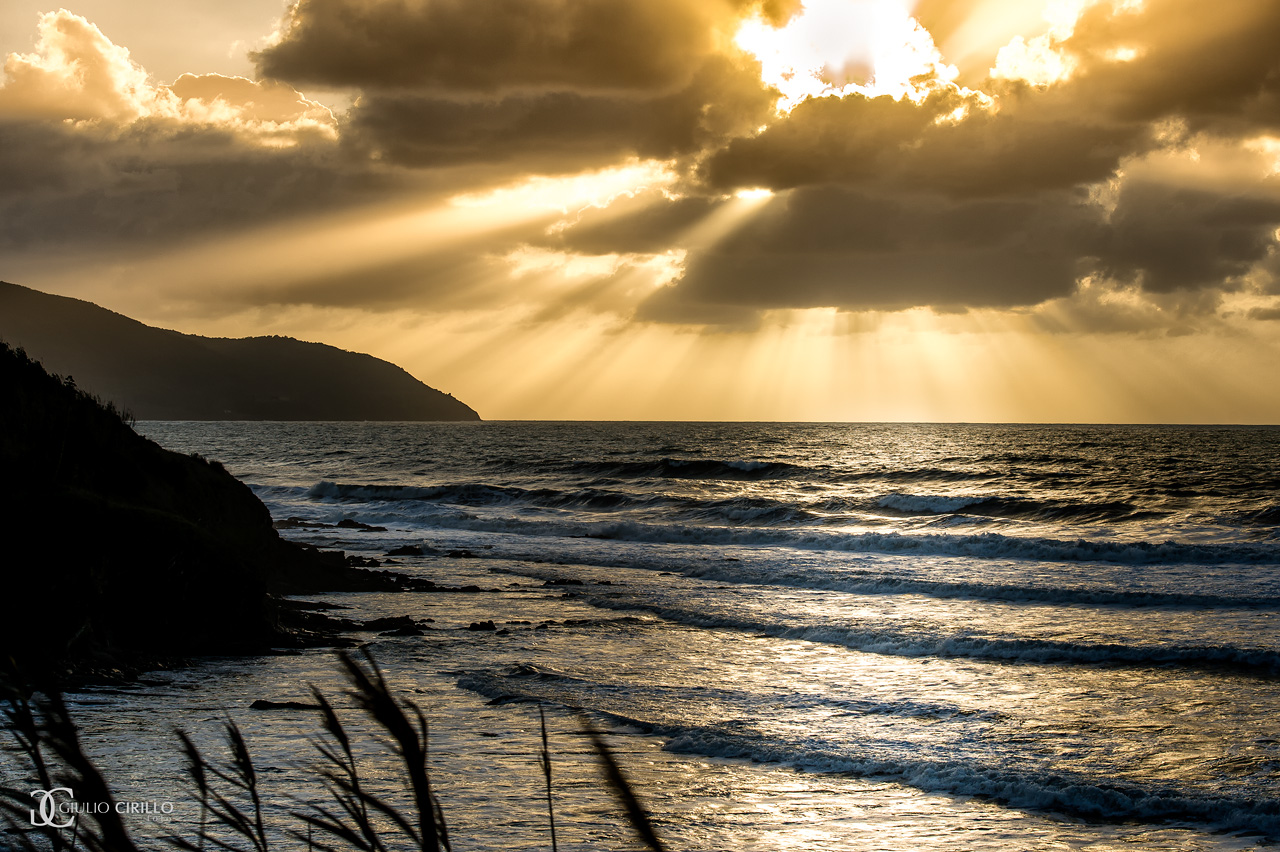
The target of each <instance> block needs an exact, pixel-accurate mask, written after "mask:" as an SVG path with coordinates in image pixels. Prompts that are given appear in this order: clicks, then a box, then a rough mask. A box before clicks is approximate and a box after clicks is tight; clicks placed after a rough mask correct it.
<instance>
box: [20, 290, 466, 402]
mask: <svg viewBox="0 0 1280 852" xmlns="http://www.w3.org/2000/svg"><path fill="white" fill-rule="evenodd" d="M0 340H5V341H7V342H8V343H9V344H10V345H11V346H14V347H21V348H23V349H25V350H26V352H27V354H28V355H30V356H31V357H32V358H34V359H36V360H38V361H40V362H41V363H42V364H44V366H45V368H46V369H47V370H49V371H50V372H52V373H57V374H60V375H66V376H71V377H73V378H74V379H75V381H76V384H77V385H78V386H79V387H80V388H82V389H84V390H87V391H89V392H91V393H93V394H96V395H98V396H100V397H102V398H103V399H105V400H110V401H111V402H114V403H115V404H116V405H117V406H119V407H120V408H122V409H125V410H127V411H128V412H130V413H131V414H132V415H133V416H134V417H136V418H137V419H139V420H380V421H394V420H408V421H437V420H439V421H445V420H448V421H467V420H469V421H476V420H480V415H479V414H477V413H476V412H475V411H474V410H473V409H472V408H471V407H470V406H468V405H466V404H465V403H463V402H462V401H461V400H458V399H455V398H454V397H453V396H452V395H451V394H446V393H443V392H441V391H438V390H436V389H435V388H432V387H429V386H427V385H426V384H424V383H423V382H421V381H419V380H418V379H416V378H414V377H413V376H412V375H410V374H409V373H408V372H406V371H405V370H404V369H402V368H400V367H398V366H396V365H395V364H392V363H391V362H389V361H384V360H382V359H380V358H375V357H374V356H372V355H367V354H364V353H360V352H349V351H347V350H343V349H339V348H337V347H335V346H330V345H328V344H324V343H309V342H305V341H301V340H295V339H294V338H291V337H280V336H269V337H244V338H223V337H201V336H199V335H193V334H183V333H182V332H178V331H172V330H169V329H163V328H156V327H154V326H149V325H146V324H144V323H142V322H139V321H138V320H135V319H132V318H130V317H127V316H125V315H123V314H119V313H116V312H115V311H111V310H108V309H107V308H103V307H101V306H99V305H96V304H94V303H92V302H87V301H84V300H81V299H73V298H70V297H67V296H55V295H51V294H49V293H42V292H40V291H39V290H33V289H30V288H28V287H22V286H20V285H17V284H10V283H7V282H3V281H0Z"/></svg>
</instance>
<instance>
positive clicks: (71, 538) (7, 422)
mask: <svg viewBox="0 0 1280 852" xmlns="http://www.w3.org/2000/svg"><path fill="white" fill-rule="evenodd" d="M0 387H3V388H4V395H3V398H0V470H3V471H4V480H5V481H4V487H3V488H2V489H0V534H2V535H3V547H4V554H5V555H4V558H3V559H0V566H2V567H0V584H2V585H0V588H2V589H3V593H2V594H0V661H4V662H8V663H9V664H12V665H16V666H18V667H19V668H21V669H23V670H25V671H27V672H32V673H35V674H38V675H40V676H42V677H49V676H53V677H57V676H60V675H63V674H66V673H68V672H80V673H84V672H95V671H96V672H110V671H113V670H116V669H119V668H121V667H125V668H127V667H128V666H130V665H132V664H133V663H135V662H147V661H150V660H154V659H157V658H167V657H174V656H182V655H191V654H209V653H242V652H248V651H253V650H261V649H265V648H267V647H269V646H270V645H278V644H282V643H287V642H288V641H289V640H290V639H292V638H294V637H292V636H291V635H290V634H289V633H288V631H287V630H286V629H284V626H283V625H282V617H283V618H285V619H287V617H288V614H289V613H288V611H287V610H282V607H281V606H280V604H279V601H278V600H277V598H276V597H275V596H274V595H273V592H293V591H302V590H312V589H320V588H329V589H341V588H358V587H365V588H369V587H375V588H376V587H378V586H379V584H380V583H382V584H383V585H393V584H391V583H389V582H388V578H386V577H383V576H382V575H381V574H380V573H377V572H364V571H359V570H358V569H354V568H351V567H349V566H347V564H346V562H345V560H344V559H343V556H342V554H341V553H336V552H335V553H321V552H317V551H314V550H310V549H306V548H304V547H301V546H299V545H296V544H293V543H291V542H288V541H285V540H283V539H282V538H280V536H279V534H278V533H277V532H276V530H275V529H274V528H273V527H272V522H271V517H270V514H269V513H268V512H267V509H266V507H264V506H263V505H262V503H261V501H259V500H258V499H257V497H255V496H254V494H253V492H252V491H250V489H249V488H248V486H246V485H244V484H243V483H241V482H240V481H239V480H237V479H235V478H234V477H232V476H231V475H230V474H228V473H227V472H226V471H225V470H223V468H222V466H221V465H220V464H218V463H217V462H211V461H208V460H206V459H204V458H201V457H199V456H185V455H182V454H179V453H175V452H171V451H169V450H165V449H163V448H161V447H160V446H158V445H157V444H155V443H154V442H152V441H150V440H148V439H146V438H144V437H142V436H141V435H138V434H137V433H136V432H134V431H133V429H132V428H131V426H130V425H129V423H128V422H126V420H125V419H124V418H122V417H121V415H120V413H119V412H118V411H117V410H116V409H115V407H114V406H112V405H110V404H103V403H101V402H100V401H98V400H97V399H95V398H94V397H93V396H91V395H90V394H88V393H86V392H84V391H83V390H81V389H80V388H78V387H77V386H76V383H75V381H74V380H73V379H70V378H60V377H57V376H53V375H50V374H49V373H47V372H46V371H45V370H44V369H43V368H42V367H41V365H40V364H39V363H37V362H35V361H34V360H32V359H31V358H29V357H28V356H27V355H26V354H25V353H24V352H22V351H21V350H14V349H12V348H10V347H9V346H7V345H5V344H3V343H0Z"/></svg>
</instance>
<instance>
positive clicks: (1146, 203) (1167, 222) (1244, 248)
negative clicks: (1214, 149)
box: [1099, 180, 1280, 292]
mask: <svg viewBox="0 0 1280 852" xmlns="http://www.w3.org/2000/svg"><path fill="white" fill-rule="evenodd" d="M1277 225H1280V200H1276V199H1274V198H1266V197H1259V196H1250V195H1240V194H1234V193H1232V194H1224V193H1221V192H1212V191H1209V190H1204V189H1189V188H1184V187H1177V186H1169V185H1166V184H1161V183H1155V182H1148V181H1142V180H1132V181H1127V182H1126V183H1125V184H1124V188H1123V190H1122V192H1121V194H1120V197H1119V199H1118V201H1117V204H1116V208H1115V210H1114V211H1113V212H1112V214H1111V216H1110V221H1109V223H1108V227H1107V229H1106V236H1105V242H1104V244H1103V245H1102V246H1101V247H1100V251H1099V254H1100V260H1101V269H1102V271H1104V272H1106V273H1107V274H1109V275H1111V276H1113V277H1115V278H1118V279H1121V280H1127V279H1138V280H1140V281H1141V282H1142V286H1143V288H1144V289H1145V290H1150V291H1156V292H1169V291H1172V290H1177V289H1186V288H1199V287H1221V286H1224V285H1227V284H1229V283H1230V280H1231V279H1233V278H1235V277H1238V276H1242V275H1244V274H1245V273H1246V272H1248V271H1249V270H1250V268H1252V267H1253V266H1254V264H1256V263H1257V262H1258V261H1261V260H1263V259H1265V258H1267V257H1268V254H1269V251H1270V249H1271V247H1272V246H1273V245H1274V242H1275V229H1276V226H1277Z"/></svg>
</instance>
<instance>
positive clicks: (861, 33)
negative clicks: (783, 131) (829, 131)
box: [734, 0, 958, 112]
mask: <svg viewBox="0 0 1280 852" xmlns="http://www.w3.org/2000/svg"><path fill="white" fill-rule="evenodd" d="M734 42H735V44H737V45H738V47H740V48H742V49H743V50H745V51H747V52H748V53H750V54H752V55H753V56H755V57H756V58H757V59H758V60H759V61H760V64H761V77H762V79H763V80H764V81H765V82H766V83H768V84H769V85H771V86H774V87H775V88H777V89H778V91H780V92H781V93H782V97H781V98H780V99H779V101H778V105H777V108H778V110H779V111H780V112H789V111H790V110H791V109H793V108H794V107H795V106H796V104H798V103H800V102H801V101H803V100H805V99H806V98H815V97H826V96H841V95H846V94H852V93H855V92H856V93H861V94H864V95H867V96H870V97H875V96H878V95H890V96H892V97H895V98H902V97H909V98H912V99H917V98H919V97H922V96H923V92H924V91H927V90H922V87H921V85H920V83H919V82H918V81H920V80H924V79H944V80H952V79H954V78H955V77H956V75H957V73H958V72H957V70H956V69H955V68H954V67H952V66H949V65H946V64H945V63H944V62H943V61H942V55H941V54H940V53H939V52H938V50H937V48H936V47H935V46H934V44H933V38H932V37H931V36H930V35H929V33H928V31H927V30H925V29H924V28H923V27H921V26H920V24H919V22H917V21H916V20H915V19H914V18H912V17H911V13H910V10H909V8H908V4H907V3H906V2H903V0H807V2H805V3H804V8H803V9H802V11H801V12H800V13H799V14H798V15H796V16H795V17H793V18H792V19H791V20H790V21H788V22H787V24H786V25H785V26H783V27H773V26H770V25H769V24H768V23H767V22H765V21H764V20H763V19H761V18H753V19H751V20H748V21H746V22H744V23H743V24H742V26H741V27H740V28H739V30H738V33H737V36H736V37H735V39H734Z"/></svg>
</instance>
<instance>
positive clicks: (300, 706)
mask: <svg viewBox="0 0 1280 852" xmlns="http://www.w3.org/2000/svg"><path fill="white" fill-rule="evenodd" d="M249 709H250V710H319V709H320V705H319V704H308V703H307V702H305V701H267V700H266V699H265V698H259V699H258V700H257V701H255V702H253V703H252V704H250V705H249Z"/></svg>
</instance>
